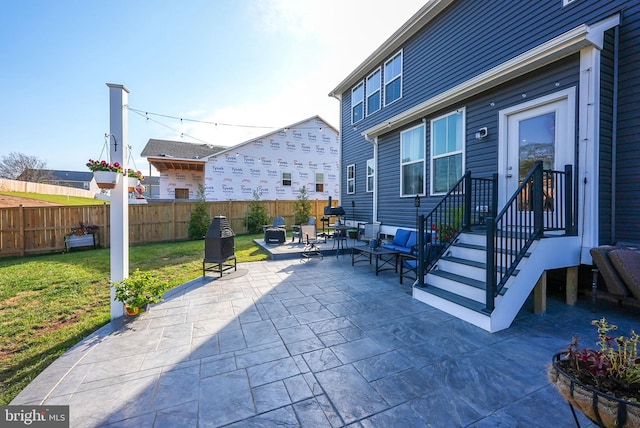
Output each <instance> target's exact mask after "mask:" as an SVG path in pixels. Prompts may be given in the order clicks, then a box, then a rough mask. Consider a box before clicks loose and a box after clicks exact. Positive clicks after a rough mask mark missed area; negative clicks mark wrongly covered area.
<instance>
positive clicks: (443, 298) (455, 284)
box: [413, 234, 580, 333]
mask: <svg viewBox="0 0 640 428" xmlns="http://www.w3.org/2000/svg"><path fill="white" fill-rule="evenodd" d="M472 235H474V234H462V235H461V236H460V239H459V241H458V242H460V243H461V244H462V249H459V248H457V247H456V246H455V245H454V246H451V247H450V248H449V249H448V251H447V253H446V255H447V256H450V257H454V258H456V259H467V260H472V261H474V262H475V263H474V264H475V265H476V266H471V267H470V266H469V265H468V264H465V263H464V262H461V263H457V262H455V261H453V262H445V263H442V260H440V261H438V265H437V269H440V270H442V271H443V273H442V275H434V274H433V273H431V272H430V273H428V274H427V275H426V276H425V284H426V287H425V288H424V289H422V288H418V287H415V286H414V287H413V297H414V298H415V299H417V300H420V301H421V302H424V303H426V304H428V305H430V306H433V307H435V308H437V309H440V310H442V311H444V312H446V313H448V314H450V315H453V316H455V317H457V318H460V319H462V320H464V321H467V322H469V323H471V324H473V325H476V326H478V327H480V328H482V329H484V330H486V331H488V332H491V333H494V332H497V331H500V330H504V329H506V328H509V326H510V325H511V323H512V322H513V320H514V319H515V317H516V315H517V314H518V312H519V311H520V309H521V308H522V306H523V304H524V303H525V302H526V300H527V298H528V296H529V295H530V293H531V291H532V290H533V288H534V287H535V285H536V283H537V282H538V279H539V278H540V276H541V275H542V273H543V272H544V271H546V270H549V269H558V268H563V267H569V266H577V265H579V264H580V239H579V237H578V236H561V237H548V238H542V239H539V240H537V241H535V242H534V243H533V244H532V245H531V247H530V248H529V250H528V253H529V255H528V257H525V258H523V259H522V260H521V262H520V263H519V264H518V266H517V269H518V274H517V275H515V276H512V277H511V278H510V279H509V281H508V282H507V285H506V287H505V291H504V293H503V294H502V295H501V296H498V298H497V299H496V300H495V309H494V310H493V312H492V313H491V314H488V313H486V312H484V311H483V310H482V309H483V308H484V307H485V306H486V305H485V289H484V288H483V287H484V281H482V286H480V285H479V284H478V281H479V278H480V277H481V275H478V267H477V262H478V260H486V259H485V257H486V256H485V255H484V254H486V250H485V249H484V248H480V246H481V243H482V239H484V237H482V236H480V237H478V235H475V236H472ZM469 247H473V248H471V249H470V248H469ZM478 251H480V252H482V253H483V255H482V256H481V257H480V256H479V255H478V253H477V252H478ZM469 284H471V285H469Z"/></svg>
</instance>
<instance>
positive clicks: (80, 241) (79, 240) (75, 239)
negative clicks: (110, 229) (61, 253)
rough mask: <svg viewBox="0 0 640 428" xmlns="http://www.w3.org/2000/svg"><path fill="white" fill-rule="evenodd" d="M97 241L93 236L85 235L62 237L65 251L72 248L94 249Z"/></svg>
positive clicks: (91, 234) (90, 234)
mask: <svg viewBox="0 0 640 428" xmlns="http://www.w3.org/2000/svg"><path fill="white" fill-rule="evenodd" d="M97 244H98V240H97V237H96V235H95V234H93V233H87V234H85V235H67V236H65V237H64V246H65V249H66V251H71V249H72V248H79V247H93V249H95V248H96V246H97Z"/></svg>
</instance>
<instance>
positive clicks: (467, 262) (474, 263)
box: [440, 256, 487, 269]
mask: <svg viewBox="0 0 640 428" xmlns="http://www.w3.org/2000/svg"><path fill="white" fill-rule="evenodd" d="M440 260H446V261H449V262H453V263H460V264H463V265H467V266H473V267H477V268H480V269H484V268H486V267H487V264H486V263H483V262H477V261H475V260H468V259H463V258H461V257H455V256H444V257H441V258H440Z"/></svg>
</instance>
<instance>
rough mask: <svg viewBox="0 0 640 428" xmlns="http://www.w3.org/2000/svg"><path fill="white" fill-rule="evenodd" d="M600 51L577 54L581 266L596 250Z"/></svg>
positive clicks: (593, 49)
mask: <svg viewBox="0 0 640 428" xmlns="http://www.w3.org/2000/svg"><path fill="white" fill-rule="evenodd" d="M599 99H600V50H599V49H598V48H596V47H588V48H584V49H582V50H581V51H580V96H579V101H578V103H579V111H580V113H579V114H580V116H579V119H578V120H579V124H580V126H579V131H578V132H579V143H578V154H579V156H578V159H580V164H579V165H578V171H579V180H578V186H579V187H578V195H580V198H579V202H578V207H577V209H578V233H579V234H581V235H582V248H581V249H580V253H581V254H580V262H581V263H583V264H591V254H590V253H589V249H590V248H593V247H597V246H598V218H599V216H598V164H599V159H598V157H599V156H598V154H599V151H598V147H599V146H600V141H599V134H600V121H599V117H600V103H599V101H598V100H599Z"/></svg>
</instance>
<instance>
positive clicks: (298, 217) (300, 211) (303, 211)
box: [293, 186, 311, 224]
mask: <svg viewBox="0 0 640 428" xmlns="http://www.w3.org/2000/svg"><path fill="white" fill-rule="evenodd" d="M309 217H311V201H310V200H309V195H308V193H307V188H306V187H305V186H302V188H301V189H300V193H299V194H298V199H297V200H296V203H295V204H294V206H293V222H294V223H295V224H304V223H307V222H308V221H309Z"/></svg>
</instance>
